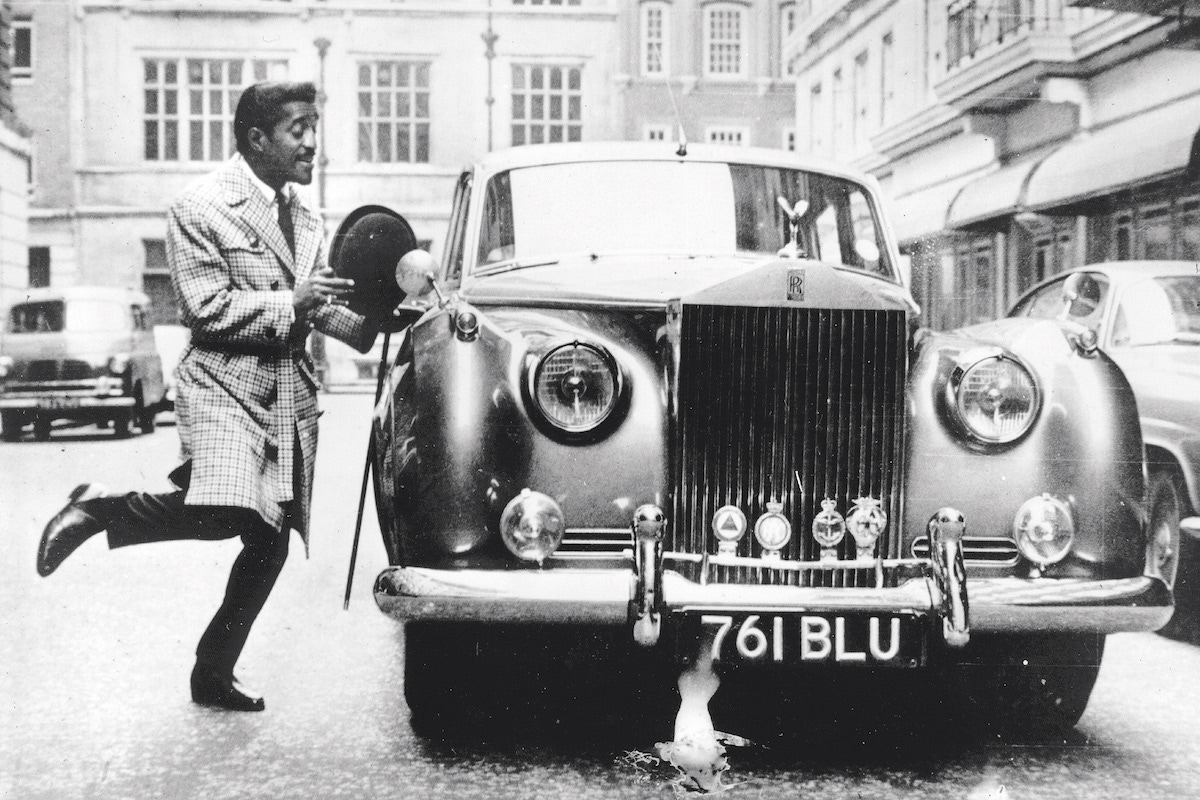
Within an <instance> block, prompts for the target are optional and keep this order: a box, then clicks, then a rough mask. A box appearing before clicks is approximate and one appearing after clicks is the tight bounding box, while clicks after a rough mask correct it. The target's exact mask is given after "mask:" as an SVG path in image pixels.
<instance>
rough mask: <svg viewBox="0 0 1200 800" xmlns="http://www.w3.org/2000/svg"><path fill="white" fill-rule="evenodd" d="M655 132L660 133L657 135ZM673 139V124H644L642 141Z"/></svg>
mask: <svg viewBox="0 0 1200 800" xmlns="http://www.w3.org/2000/svg"><path fill="white" fill-rule="evenodd" d="M655 134H660V135H658V136H655ZM670 139H671V126H670V125H663V124H661V123H656V122H647V123H646V124H645V125H643V126H642V141H644V142H666V141H670Z"/></svg>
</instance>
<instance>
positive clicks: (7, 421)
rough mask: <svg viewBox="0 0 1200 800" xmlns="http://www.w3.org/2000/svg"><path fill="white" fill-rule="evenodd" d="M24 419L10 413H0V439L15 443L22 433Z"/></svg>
mask: <svg viewBox="0 0 1200 800" xmlns="http://www.w3.org/2000/svg"><path fill="white" fill-rule="evenodd" d="M24 427H25V418H24V417H22V416H21V415H20V414H15V413H13V412H11V411H5V412H3V413H0V438H2V439H3V440H4V441H6V442H15V441H17V440H18V439H20V438H21V434H22V433H23V432H24V431H23V429H24Z"/></svg>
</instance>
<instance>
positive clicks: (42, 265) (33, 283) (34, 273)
mask: <svg viewBox="0 0 1200 800" xmlns="http://www.w3.org/2000/svg"><path fill="white" fill-rule="evenodd" d="M49 285H50V248H49V247H31V248H29V288H31V289H37V288H40V287H43V286H49Z"/></svg>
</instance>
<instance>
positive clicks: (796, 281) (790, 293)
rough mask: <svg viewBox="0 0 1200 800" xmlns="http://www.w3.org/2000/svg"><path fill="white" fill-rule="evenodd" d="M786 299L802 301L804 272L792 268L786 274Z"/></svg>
mask: <svg viewBox="0 0 1200 800" xmlns="http://www.w3.org/2000/svg"><path fill="white" fill-rule="evenodd" d="M787 299H788V300H799V301H803V300H804V270H803V269H796V268H794V267H793V268H792V269H789V270H788V274H787Z"/></svg>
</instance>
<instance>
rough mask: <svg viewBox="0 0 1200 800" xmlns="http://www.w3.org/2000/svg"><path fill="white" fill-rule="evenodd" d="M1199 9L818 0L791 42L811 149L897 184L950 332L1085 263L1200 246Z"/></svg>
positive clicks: (895, 195)
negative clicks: (1192, 168)
mask: <svg viewBox="0 0 1200 800" xmlns="http://www.w3.org/2000/svg"><path fill="white" fill-rule="evenodd" d="M1092 5H1095V6H1096V7H1095V8H1093V7H1091V6H1092ZM1126 5H1127V6H1128V5H1129V4H1126ZM1135 5H1136V4H1135ZM1181 8H1182V9H1183V17H1182V18H1181V17H1180V16H1179V11H1180V9H1181ZM1198 13H1200V4H1197V3H1195V2H1188V3H1183V4H1172V13H1171V15H1170V16H1158V15H1156V14H1143V13H1130V12H1121V11H1114V10H1113V6H1112V4H1111V3H1105V2H1099V1H1098V2H1096V3H1094V4H1093V3H1089V2H1084V1H1083V0H1079V1H1077V2H1072V1H1071V0H920V2H917V1H916V0H914V2H895V1H894V0H810V1H809V2H805V3H803V4H801V7H800V13H799V15H798V20H797V28H796V33H795V34H794V35H793V36H792V37H791V38H789V39H788V41H787V43H786V48H785V57H786V58H788V59H791V60H792V61H793V62H794V63H795V64H796V77H797V81H798V85H797V91H796V96H797V104H796V117H797V131H798V135H797V141H798V145H799V147H800V149H801V150H802V151H806V152H813V153H818V154H822V155H828V156H832V157H834V158H838V159H841V160H845V161H849V162H852V163H855V164H856V165H858V166H860V167H862V168H865V169H867V170H869V171H870V172H872V173H873V174H875V175H876V176H877V177H878V178H879V179H880V181H881V183H882V184H883V186H884V188H885V191H886V193H887V194H888V196H889V198H890V200H891V207H892V208H891V210H892V212H893V213H892V216H893V218H894V219H895V220H896V223H897V228H898V231H899V238H900V240H901V244H902V249H903V251H904V252H905V254H906V255H907V256H908V258H909V261H910V264H911V280H912V288H913V292H914V294H915V295H916V296H917V299H918V301H919V302H921V303H922V305H923V306H924V307H925V309H926V324H930V325H932V326H934V327H939V328H947V327H954V326H958V325H963V324H968V323H972V322H977V321H981V320H986V319H991V318H994V317H996V316H999V315H1002V314H1003V313H1005V311H1006V310H1007V308H1008V307H1009V306H1010V305H1011V303H1012V302H1013V301H1014V300H1015V299H1016V298H1017V297H1018V296H1019V294H1020V293H1022V292H1023V291H1025V290H1026V289H1027V288H1029V287H1030V286H1031V285H1033V284H1034V283H1036V282H1037V281H1039V280H1041V279H1043V278H1046V277H1049V276H1050V275H1052V274H1054V273H1056V272H1059V271H1061V270H1063V269H1066V268H1069V267H1072V266H1078V265H1081V264H1084V263H1089V262H1094V261H1100V260H1106V259H1119V260H1128V259H1135V258H1184V259H1191V258H1197V259H1200V189H1198V188H1197V184H1196V182H1195V178H1194V177H1192V176H1191V173H1190V172H1189V158H1190V155H1191V151H1192V143H1193V139H1194V138H1195V136H1196V133H1197V130H1198V129H1200V50H1197V48H1196V45H1195V39H1194V33H1192V31H1193V29H1194V26H1193V25H1190V24H1187V23H1186V20H1187V19H1188V18H1189V16H1190V17H1194V16H1195V15H1196V14H1198ZM1181 20H1182V21H1181Z"/></svg>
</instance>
